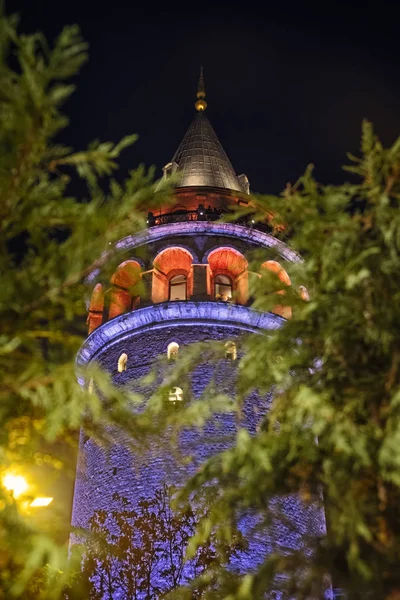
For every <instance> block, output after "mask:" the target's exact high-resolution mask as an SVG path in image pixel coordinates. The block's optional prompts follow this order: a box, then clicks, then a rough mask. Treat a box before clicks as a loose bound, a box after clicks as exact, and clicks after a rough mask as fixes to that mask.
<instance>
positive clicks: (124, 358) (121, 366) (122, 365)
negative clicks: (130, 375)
mask: <svg viewBox="0 0 400 600" xmlns="http://www.w3.org/2000/svg"><path fill="white" fill-rule="evenodd" d="M127 364H128V355H127V354H125V352H123V353H122V354H121V356H120V357H119V359H118V373H122V371H126V366H127Z"/></svg>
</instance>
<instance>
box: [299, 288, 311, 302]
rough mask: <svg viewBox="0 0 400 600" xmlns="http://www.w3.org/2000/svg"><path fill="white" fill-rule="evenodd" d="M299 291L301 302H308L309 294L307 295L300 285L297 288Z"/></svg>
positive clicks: (305, 289) (306, 290) (306, 291)
mask: <svg viewBox="0 0 400 600" xmlns="http://www.w3.org/2000/svg"><path fill="white" fill-rule="evenodd" d="M299 291H300V298H301V299H302V300H305V302H308V301H309V300H310V294H309V293H308V289H307V288H306V287H305V286H304V285H301V286H300V287H299Z"/></svg>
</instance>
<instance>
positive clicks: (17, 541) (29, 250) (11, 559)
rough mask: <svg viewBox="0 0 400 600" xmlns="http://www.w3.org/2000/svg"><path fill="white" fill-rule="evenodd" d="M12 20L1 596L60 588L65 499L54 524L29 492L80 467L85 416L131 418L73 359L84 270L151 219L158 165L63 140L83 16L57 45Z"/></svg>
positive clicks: (3, 226)
mask: <svg viewBox="0 0 400 600" xmlns="http://www.w3.org/2000/svg"><path fill="white" fill-rule="evenodd" d="M17 24H18V18H17V17H16V16H11V17H7V16H5V15H4V14H1V15H0V281H1V285H0V407H1V408H0V420H1V426H0V431H1V436H0V464H1V467H0V480H1V483H2V482H3V481H4V476H5V475H6V474H7V473H13V474H16V475H19V476H23V477H24V478H25V479H26V480H27V482H28V490H27V491H26V492H25V493H24V494H23V495H22V496H21V497H19V498H17V497H16V495H15V497H14V496H13V494H10V492H9V491H8V490H7V489H5V488H4V487H3V485H1V486H0V539H1V552H0V598H4V599H7V600H8V599H10V598H14V597H21V598H30V597H32V598H41V597H43V598H59V597H60V594H61V593H62V589H63V586H64V584H65V581H66V577H67V570H66V560H67V539H66V538H67V535H68V533H67V532H66V531H65V520H67V521H68V513H67V512H66V509H65V507H64V509H63V510H64V513H63V518H64V529H63V528H62V527H61V529H60V531H59V532H57V528H58V525H57V506H55V507H54V509H53V508H51V506H50V507H49V508H48V509H35V510H36V514H34V513H35V510H34V509H29V503H30V501H31V500H32V498H33V497H34V496H37V495H43V486H45V484H46V482H47V481H48V480H50V479H54V478H55V476H56V475H57V474H60V478H59V483H58V485H59V486H61V488H62V486H63V485H64V484H63V478H65V477H66V476H67V475H68V474H72V473H73V472H74V461H75V459H76V444H77V434H78V431H79V428H80V426H81V425H82V423H83V422H87V423H89V422H90V427H91V430H92V433H93V434H94V433H95V429H96V426H97V425H96V424H98V423H99V422H100V421H101V422H102V423H106V422H109V423H110V422H113V421H122V422H123V423H124V424H125V425H126V427H127V428H129V427H130V415H131V414H132V412H131V411H130V410H128V408H127V404H126V401H125V399H124V398H122V395H118V393H117V392H115V393H114V392H112V391H110V393H109V395H108V398H109V399H108V402H107V403H106V404H103V403H102V402H100V400H99V398H98V397H97V396H96V395H93V394H92V395H90V394H89V393H87V392H86V391H85V390H82V389H81V388H80V387H79V385H78V384H77V382H76V374H75V368H74V362H75V356H76V353H77V350H78V348H79V346H80V345H81V343H82V340H83V339H84V337H85V336H86V327H85V318H86V306H85V302H86V300H87V298H88V293H89V291H91V290H89V288H88V285H87V284H86V280H87V276H88V275H89V274H90V273H91V272H93V271H94V270H95V269H97V268H100V267H101V266H103V265H104V264H106V263H107V264H110V263H112V260H113V243H114V242H115V241H116V240H118V239H121V237H124V236H125V235H127V234H128V233H129V234H131V233H134V232H135V231H138V230H142V229H144V228H145V219H144V214H145V213H144V212H143V208H144V207H146V208H147V207H149V208H150V207H151V206H152V205H154V203H155V202H156V196H155V192H154V184H153V172H152V171H149V172H147V171H146V170H145V169H144V168H143V167H139V168H138V169H137V170H136V171H132V173H131V174H130V176H129V177H128V179H127V180H126V181H124V182H123V183H117V182H116V181H115V180H114V179H113V178H112V177H113V173H114V172H115V170H116V169H117V166H118V158H119V155H120V153H121V151H123V150H124V149H125V148H126V147H128V146H129V145H130V144H132V143H133V142H134V141H135V136H132V135H130V136H127V137H125V138H124V139H122V140H121V141H120V142H118V143H116V144H115V143H112V142H106V143H103V142H98V141H96V142H93V143H92V144H91V145H90V146H89V147H88V149H87V150H83V151H79V152H74V151H73V150H72V149H71V148H68V147H65V146H63V145H62V144H60V143H59V141H58V138H57V135H58V134H59V133H60V132H61V131H62V130H63V129H64V128H65V127H67V126H68V119H67V117H66V116H65V115H64V114H63V113H62V112H61V108H62V105H63V104H64V103H65V101H66V100H67V99H68V98H69V96H70V95H71V93H72V92H73V91H74V89H75V85H74V84H72V83H71V78H72V77H74V76H75V75H76V74H77V73H78V71H79V69H80V68H81V66H82V65H83V64H84V62H85V61H86V59H87V44H86V43H85V42H84V41H83V39H82V38H81V36H80V33H79V29H78V28H77V27H76V26H71V27H66V28H65V29H64V30H63V31H62V32H61V33H60V35H59V37H58V38H57V39H56V41H55V42H54V44H53V45H49V44H48V43H47V41H46V40H45V38H44V37H43V36H42V35H41V34H38V33H36V34H32V35H23V34H20V33H19V32H18V29H17ZM73 126H74V124H73ZM75 126H76V124H75ZM80 178H82V179H83V182H84V184H82V185H80V184H79V186H78V187H82V188H83V189H86V192H85V193H84V197H83V198H79V199H77V198H75V197H73V196H72V194H71V189H72V187H71V183H73V182H74V181H75V180H77V179H80ZM75 187H77V186H75ZM163 194H164V196H165V193H164V192H163V191H162V190H160V191H159V192H158V195H157V197H160V196H162V195H163ZM149 208H148V209H149ZM100 380H101V378H100ZM100 380H99V381H100ZM99 385H100V383H99ZM103 385H104V386H106V387H107V386H108V385H109V384H108V383H107V380H106V378H103ZM107 389H108V388H107ZM111 405H112V406H114V408H115V410H114V411H110V406H111ZM64 483H65V482H64ZM55 485H57V484H56V483H55V482H53V486H55ZM65 503H66V505H68V498H66V499H65ZM55 504H56V503H55ZM40 511H42V513H40ZM46 511H48V512H47V513H46ZM39 514H41V515H42V516H41V517H39V516H38V515H39ZM43 515H45V516H43ZM46 515H47V516H46ZM46 529H47V533H46V532H45V530H46ZM45 564H47V567H46V570H45V571H43V570H42V569H43V566H44V565H45ZM40 582H41V583H40ZM46 582H47V583H48V585H46ZM39 583H40V585H39Z"/></svg>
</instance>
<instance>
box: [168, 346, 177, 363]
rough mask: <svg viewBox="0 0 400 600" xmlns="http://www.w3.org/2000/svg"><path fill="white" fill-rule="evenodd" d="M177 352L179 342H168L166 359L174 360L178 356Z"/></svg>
mask: <svg viewBox="0 0 400 600" xmlns="http://www.w3.org/2000/svg"><path fill="white" fill-rule="evenodd" d="M178 353H179V344H177V343H176V342H171V343H170V344H168V348H167V357H168V360H176V359H177V358H178Z"/></svg>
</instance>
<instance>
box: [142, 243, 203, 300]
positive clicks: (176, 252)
mask: <svg viewBox="0 0 400 600" xmlns="http://www.w3.org/2000/svg"><path fill="white" fill-rule="evenodd" d="M153 264H154V268H153V275H152V285H151V299H152V301H153V302H154V303H158V302H167V301H168V300H187V299H188V298H190V296H191V295H192V294H193V257H192V255H191V254H190V252H189V251H188V250H186V248H181V247H180V246H171V247H169V248H165V249H164V250H161V252H159V253H158V254H157V256H156V257H155V259H154V263H153Z"/></svg>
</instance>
